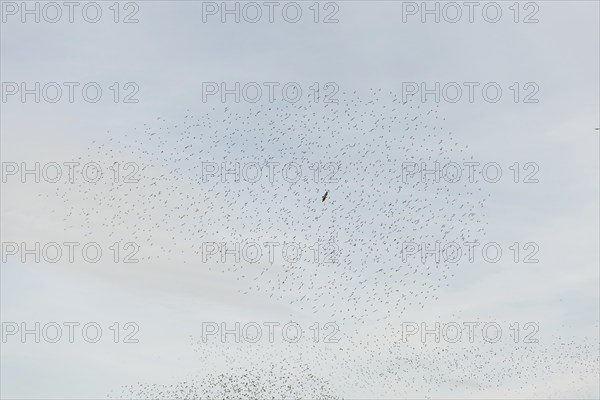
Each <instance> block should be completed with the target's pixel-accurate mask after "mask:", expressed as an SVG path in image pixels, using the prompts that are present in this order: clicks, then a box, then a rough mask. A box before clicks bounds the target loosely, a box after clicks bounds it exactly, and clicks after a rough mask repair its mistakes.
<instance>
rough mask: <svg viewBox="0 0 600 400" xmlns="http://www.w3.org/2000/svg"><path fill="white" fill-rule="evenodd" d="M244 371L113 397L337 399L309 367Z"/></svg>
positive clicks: (130, 389)
mask: <svg viewBox="0 0 600 400" xmlns="http://www.w3.org/2000/svg"><path fill="white" fill-rule="evenodd" d="M283 365H285V364H280V365H271V367H270V368H266V369H264V370H260V371H258V370H257V369H240V368H235V367H234V368H231V369H232V370H233V372H232V371H230V372H227V373H220V374H212V373H209V374H207V375H205V376H202V377H199V378H191V379H189V380H186V381H181V382H177V383H174V384H170V385H159V384H141V383H138V384H137V385H128V386H125V387H123V388H122V392H121V393H119V394H115V395H114V396H113V395H109V396H108V397H109V398H127V399H157V400H158V399H185V400H200V399H227V400H229V399H319V400H336V399H339V397H337V396H335V395H334V394H333V392H332V389H331V385H330V384H329V382H326V381H324V380H323V379H321V378H319V377H318V376H315V375H314V374H313V373H312V372H311V371H310V368H309V367H308V366H307V365H299V366H296V368H293V369H291V368H289V367H285V366H283Z"/></svg>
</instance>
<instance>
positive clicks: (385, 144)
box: [55, 89, 598, 399]
mask: <svg viewBox="0 0 600 400" xmlns="http://www.w3.org/2000/svg"><path fill="white" fill-rule="evenodd" d="M340 93H341V94H340V95H339V98H338V103H337V104H332V103H327V104H324V103H322V102H317V101H313V99H310V98H309V99H307V100H305V101H300V102H297V103H286V102H275V103H257V104H248V105H241V104H235V105H233V106H232V105H224V104H223V105H220V106H213V105H208V104H204V105H203V106H202V107H198V109H196V110H192V109H189V110H187V111H186V112H185V113H183V114H182V116H181V118H163V117H157V118H156V120H154V121H152V122H149V123H147V124H144V126H143V127H140V128H138V129H136V130H133V131H130V132H120V133H110V132H109V133H107V136H106V138H105V140H102V141H96V142H94V143H91V144H90V146H89V149H88V152H89V154H87V155H86V156H85V157H82V158H81V159H80V160H75V161H80V162H82V163H83V162H85V161H86V160H102V161H103V163H104V164H103V165H108V166H113V168H112V169H110V168H107V169H105V170H104V173H105V175H106V177H110V179H108V178H106V179H101V180H100V181H98V182H97V183H95V184H90V183H88V182H82V181H79V182H76V183H75V184H68V183H67V184H65V185H62V186H61V187H58V188H57V189H56V193H55V194H56V196H57V197H58V198H59V199H60V200H61V201H62V202H64V205H65V206H66V209H67V210H68V212H67V213H66V214H65V215H64V222H65V226H66V230H71V231H76V232H81V234H82V235H83V236H84V237H87V238H98V237H101V238H105V239H106V241H107V242H110V241H111V240H112V241H114V240H125V239H126V240H129V241H133V242H135V243H137V244H139V246H140V250H139V253H138V254H137V255H136V257H137V258H138V259H139V262H140V264H144V265H146V264H147V265H158V266H164V268H169V269H170V271H171V273H173V271H176V272H177V273H179V274H180V276H181V278H182V280H186V281H193V278H192V277H193V275H192V272H190V271H193V270H194V269H205V270H208V271H210V272H211V273H212V275H211V276H212V277H214V279H215V280H216V282H215V283H220V282H227V284H228V285H234V287H233V289H234V290H235V291H236V292H237V293H238V294H239V296H242V297H244V296H259V297H260V298H261V299H264V301H265V302H267V303H268V304H270V305H273V306H275V307H284V309H285V310H287V311H288V312H289V317H290V318H292V319H293V318H296V317H298V316H303V317H306V316H309V317H312V318H313V320H327V321H336V323H338V324H339V326H340V331H341V332H342V333H343V335H342V336H343V339H342V340H341V341H340V342H339V343H337V344H323V343H311V342H310V341H309V342H302V343H298V344H297V345H290V344H280V345H273V346H272V345H269V344H267V345H265V344H252V345H247V346H243V345H231V344H224V343H218V344H211V343H208V344H207V343H202V342H200V341H196V340H194V341H193V342H192V344H191V346H190V347H191V349H193V350H194V351H195V352H197V353H198V355H199V358H200V359H201V360H203V364H202V365H203V369H204V370H205V371H204V372H203V373H202V374H200V375H199V376H197V377H194V378H193V379H189V380H182V381H179V382H175V383H172V384H162V383H161V384H150V383H142V382H138V383H136V384H135V385H129V386H126V387H123V388H122V391H121V393H113V394H111V395H110V396H109V397H111V398H149V399H150V398H151V399H175V398H182V399H209V398H210V399H213V398H227V399H233V398H236V399H237V398H243V399H247V398H277V399H279V398H294V399H296V398H311V399H317V398H319V399H335V398H342V397H354V396H355V397H360V395H361V394H362V397H368V396H369V393H373V391H374V390H376V391H377V393H386V395H387V396H388V397H389V398H399V397H406V396H409V397H412V396H415V395H416V396H420V397H423V396H427V395H430V396H433V395H436V394H438V395H439V393H443V394H444V395H447V396H450V395H452V394H453V393H454V394H455V395H456V394H457V393H458V394H460V393H471V394H472V395H476V394H477V392H478V391H479V390H483V389H497V390H498V391H500V389H501V388H504V387H505V386H503V385H505V384H508V383H510V384H514V385H515V386H517V387H524V388H527V387H531V390H532V392H531V393H535V387H533V386H531V385H533V384H535V385H539V384H542V382H543V379H545V378H544V376H546V377H548V376H551V374H552V373H556V374H558V375H560V376H561V377H563V378H564V379H568V378H567V377H566V376H567V375H568V373H569V372H572V371H571V369H572V368H580V369H586V370H587V371H592V372H595V373H598V353H597V352H596V353H595V356H594V355H592V353H591V352H592V351H593V350H594V349H595V348H596V347H595V346H596V345H597V344H589V346H587V347H586V345H577V344H575V343H574V342H561V341H560V340H555V341H554V342H553V343H548V342H546V343H545V344H543V345H542V344H538V345H529V346H527V345H523V344H519V345H516V344H515V343H506V342H502V343H499V344H485V343H483V344H482V343H476V344H468V346H464V348H463V347H460V346H454V347H453V346H443V345H440V344H435V343H434V344H427V345H426V346H421V347H419V346H417V347H414V346H408V345H405V344H398V343H397V341H398V336H397V332H396V333H394V327H396V328H397V327H398V325H399V324H400V323H401V322H402V321H403V320H404V317H405V315H406V314H407V313H409V312H415V311H416V312H418V311H420V310H427V309H428V306H431V305H433V304H435V303H437V302H438V301H439V300H440V298H439V296H440V295H439V292H440V289H441V288H443V287H444V286H448V285H452V283H453V282H454V281H455V275H457V274H460V272H461V268H464V267H465V265H464V263H462V262H458V263H451V262H445V261H443V260H442V261H441V262H426V263H423V262H422V260H421V258H420V257H413V258H410V259H408V260H403V254H402V243H404V242H415V243H428V244H433V243H435V242H436V241H439V242H442V243H448V242H453V241H454V242H459V243H464V242H469V241H482V240H483V239H484V238H485V235H486V226H487V224H488V222H487V221H486V214H485V210H486V204H487V202H488V201H489V200H490V194H489V193H488V192H487V191H486V185H485V183H483V182H482V181H481V179H479V180H478V179H476V180H475V182H469V181H468V180H467V179H466V178H465V177H463V179H461V180H459V181H458V182H455V183H450V182H447V181H445V180H443V179H442V180H440V181H436V180H435V179H433V178H432V177H431V176H430V175H429V176H424V177H422V176H421V174H415V175H414V176H411V177H408V179H406V178H405V177H403V174H402V166H403V163H409V162H410V163H416V165H419V166H421V165H425V166H426V168H425V169H432V168H434V165H435V163H436V162H437V163H439V164H441V165H444V164H445V163H448V162H456V163H459V164H462V163H463V162H467V161H485V160H476V159H475V158H474V156H473V155H472V154H470V153H469V146H468V145H466V144H464V143H463V142H462V141H461V140H460V139H459V138H460V134H457V133H454V132H451V131H449V130H448V129H446V128H445V121H444V118H443V117H442V116H441V115H440V113H439V106H438V105H436V104H433V105H432V104H424V103H420V102H419V101H418V99H409V100H408V101H405V102H403V101H402V99H401V98H400V97H399V95H398V94H397V93H394V92H391V91H384V90H381V89H370V90H369V91H368V93H362V94H358V93H357V92H356V91H354V92H340ZM236 163H237V164H239V165H240V167H239V170H238V169H237V167H236ZM257 165H258V166H260V167H259V168H257ZM115 169H116V170H118V171H119V179H118V180H117V179H113V178H114V177H115V176H114V174H113V172H114V170H115ZM255 171H259V172H258V173H256V172H255ZM324 187H327V190H326V191H325V193H324V194H322V193H323V189H324ZM319 200H321V201H319ZM326 200H327V201H326ZM208 242H211V243H229V244H232V243H241V244H242V246H243V245H244V244H245V243H249V242H253V243H264V242H278V243H279V244H280V245H279V246H278V247H276V250H275V262H270V261H269V259H268V257H267V256H266V255H264V254H263V257H262V258H260V260H259V261H258V262H248V261H247V260H245V259H240V260H239V261H238V260H236V259H235V257H233V256H231V257H228V258H227V259H226V260H225V262H223V260H222V258H221V257H220V254H217V255H212V256H211V257H208V261H207V262H205V261H203V256H204V254H203V251H204V250H205V248H204V247H203V243H208ZM285 243H296V244H298V245H299V246H300V248H301V249H302V252H301V255H300V256H299V259H298V260H294V261H293V262H292V261H290V260H289V257H288V258H286V257H283V256H282V254H281V248H282V246H283V245H284V244H285ZM231 248H233V245H231ZM315 248H316V250H314V249H315ZM183 265H185V266H186V268H185V269H184V268H180V267H181V266H183ZM486 267H488V266H486ZM123 268H127V266H124V267H123ZM188 274H190V275H188ZM374 327H377V329H375V328H374ZM556 354H560V355H561V356H560V357H561V358H560V359H554V358H553V357H556ZM211 360H220V361H222V362H223V363H224V365H223V367H222V368H221V370H220V371H219V370H218V369H219V368H217V367H216V366H215V368H214V369H211V368H208V369H207V370H206V368H207V365H209V364H210V363H209V362H210V361H211ZM225 360H227V362H225ZM570 376H572V377H574V376H575V375H570ZM573 379H575V378H573ZM530 382H533V383H530ZM576 384H577V382H575V383H574V385H575V386H576ZM524 390H525V389H524ZM523 393H525V392H519V393H518V394H519V395H523ZM531 393H530V394H531Z"/></svg>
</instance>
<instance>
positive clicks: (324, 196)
mask: <svg viewBox="0 0 600 400" xmlns="http://www.w3.org/2000/svg"><path fill="white" fill-rule="evenodd" d="M328 193H329V190H328V191H326V192H325V194H324V195H323V197H322V199H323V200H322V201H321V202H323V201H325V199H326V198H327V194H328Z"/></svg>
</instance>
